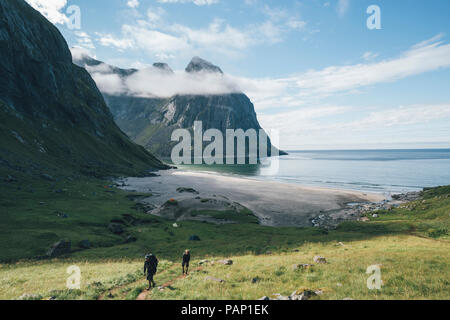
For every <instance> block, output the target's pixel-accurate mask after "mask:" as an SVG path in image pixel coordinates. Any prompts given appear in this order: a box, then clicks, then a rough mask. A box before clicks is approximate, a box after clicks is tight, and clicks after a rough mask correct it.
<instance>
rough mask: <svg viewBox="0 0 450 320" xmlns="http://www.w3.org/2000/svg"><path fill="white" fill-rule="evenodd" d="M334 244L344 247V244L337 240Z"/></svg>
mask: <svg viewBox="0 0 450 320" xmlns="http://www.w3.org/2000/svg"><path fill="white" fill-rule="evenodd" d="M336 245H337V246H340V247H344V246H345V244H344V243H343V242H338V243H337V244H336Z"/></svg>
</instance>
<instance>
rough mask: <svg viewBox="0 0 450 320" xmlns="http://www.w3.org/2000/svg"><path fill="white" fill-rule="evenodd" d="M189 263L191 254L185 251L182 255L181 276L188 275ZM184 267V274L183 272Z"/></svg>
mask: <svg viewBox="0 0 450 320" xmlns="http://www.w3.org/2000/svg"><path fill="white" fill-rule="evenodd" d="M189 261H191V252H190V251H189V250H186V251H185V252H184V254H183V263H182V266H183V274H186V275H187V274H188V272H189ZM184 267H186V272H184Z"/></svg>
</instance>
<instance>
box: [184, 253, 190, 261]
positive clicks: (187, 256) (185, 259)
mask: <svg viewBox="0 0 450 320" xmlns="http://www.w3.org/2000/svg"><path fill="white" fill-rule="evenodd" d="M189 261H191V254H190V253H188V254H186V253H185V254H183V263H189Z"/></svg>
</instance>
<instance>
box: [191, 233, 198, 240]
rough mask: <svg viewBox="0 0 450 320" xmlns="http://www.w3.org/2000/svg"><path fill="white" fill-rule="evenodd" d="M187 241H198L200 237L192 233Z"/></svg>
mask: <svg viewBox="0 0 450 320" xmlns="http://www.w3.org/2000/svg"><path fill="white" fill-rule="evenodd" d="M189 241H200V237H199V236H197V235H195V234H194V235H192V236H190V237H189Z"/></svg>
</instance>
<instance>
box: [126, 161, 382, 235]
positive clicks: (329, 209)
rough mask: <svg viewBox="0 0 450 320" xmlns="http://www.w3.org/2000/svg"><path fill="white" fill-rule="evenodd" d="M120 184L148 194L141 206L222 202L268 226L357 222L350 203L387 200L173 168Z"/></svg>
mask: <svg viewBox="0 0 450 320" xmlns="http://www.w3.org/2000/svg"><path fill="white" fill-rule="evenodd" d="M121 182H122V183H121V186H120V187H121V188H122V189H124V190H127V191H135V192H142V193H151V194H152V196H151V197H149V198H146V199H145V200H144V202H145V203H146V204H148V205H150V206H152V207H154V208H159V207H161V206H163V205H164V204H165V203H166V202H167V201H168V200H169V199H175V200H177V201H189V200H192V199H194V198H211V199H221V200H224V201H230V202H231V203H238V204H240V205H242V206H244V207H246V208H248V209H249V210H251V211H252V212H253V213H254V214H255V216H257V217H258V219H259V221H260V224H261V225H265V226H272V227H284V226H296V227H306V226H312V225H314V224H313V223H312V221H313V220H314V219H315V218H317V216H319V215H325V216H333V217H334V218H333V219H337V220H349V219H356V218H357V217H355V216H353V215H350V212H348V211H349V209H352V207H351V206H350V204H355V203H356V204H370V203H380V202H383V201H385V200H386V197H385V196H384V195H382V194H378V193H369V192H360V191H354V190H339V189H331V188H322V187H313V186H300V185H296V184H292V183H284V182H275V181H273V182H272V181H267V180H258V179H251V178H248V177H241V176H231V175H222V174H220V173H212V172H208V173H205V172H201V171H183V170H175V169H172V170H167V171H159V172H158V175H157V176H153V177H144V178H132V177H130V178H125V179H121ZM119 185H120V183H119ZM179 188H190V189H193V190H194V191H195V194H193V193H189V192H179V191H177V189H179ZM149 213H151V212H149ZM351 214H353V212H351Z"/></svg>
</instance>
